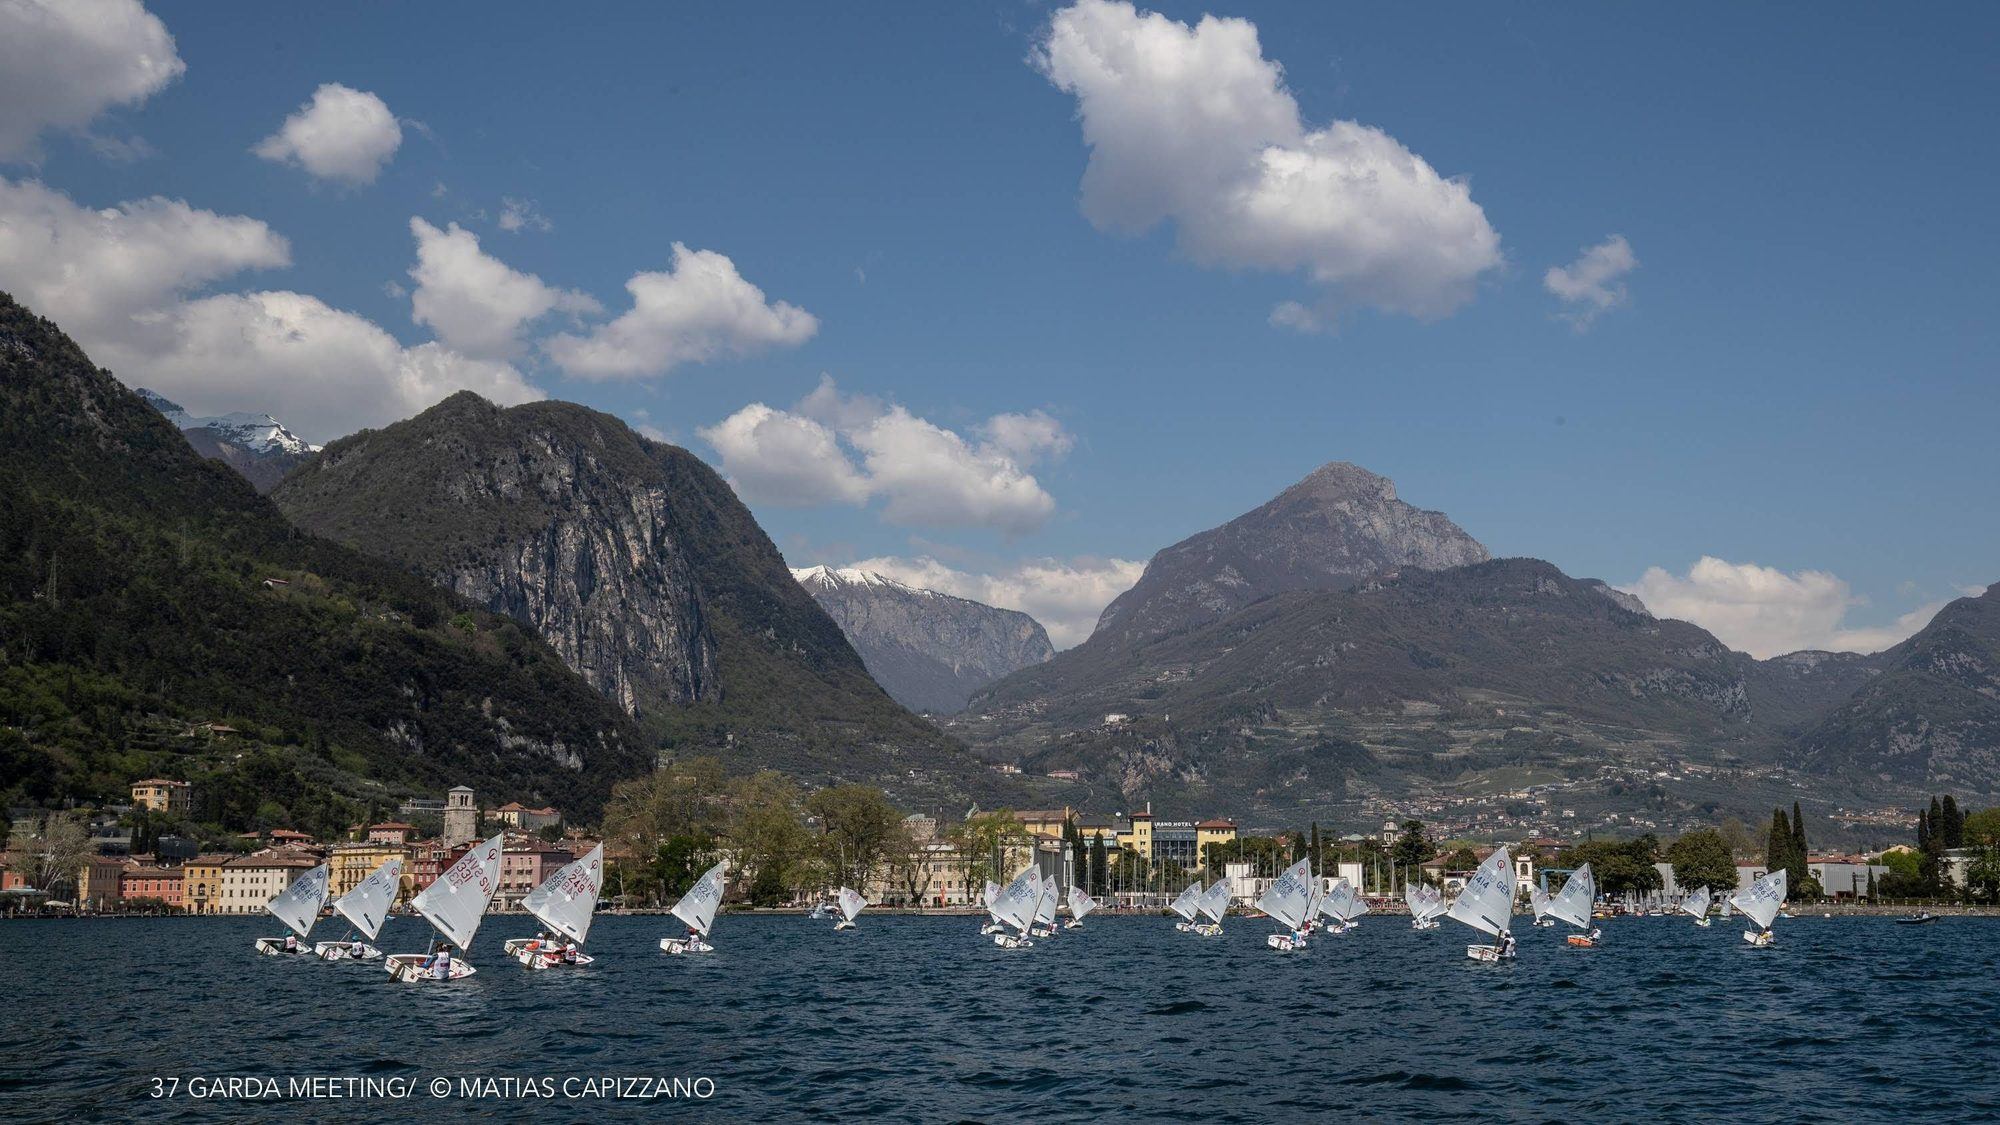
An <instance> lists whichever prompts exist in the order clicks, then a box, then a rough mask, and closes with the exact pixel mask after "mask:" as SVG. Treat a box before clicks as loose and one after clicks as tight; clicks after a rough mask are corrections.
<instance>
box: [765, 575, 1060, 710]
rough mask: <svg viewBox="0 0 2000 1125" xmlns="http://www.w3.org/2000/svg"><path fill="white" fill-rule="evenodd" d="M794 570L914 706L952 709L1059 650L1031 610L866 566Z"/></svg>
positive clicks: (881, 676)
mask: <svg viewBox="0 0 2000 1125" xmlns="http://www.w3.org/2000/svg"><path fill="white" fill-rule="evenodd" d="M792 576H793V577H794V578H797V579H798V580H799V585H801V586H804V587H805V588H806V592H807V593H810V594H811V595H812V596H813V598H814V600H816V601H818V602H819V604H820V608H822V609H824V610H826V612H827V614H828V615H829V616H831V617H832V618H833V620H834V622H835V624H838V625H839V626H840V630H841V632H843V633H846V634H847V639H848V641H849V643H851V644H853V645H854V649H855V651H856V652H858V653H860V654H861V660H862V662H863V663H864V664H866V665H867V666H868V672H869V674H870V675H872V676H874V677H875V682H876V683H878V684H881V685H882V688H883V690H885V691H887V692H888V693H889V696H890V698H892V699H894V700H895V701H896V702H898V703H901V704H902V705H903V706H905V707H908V708H910V709H911V710H912V711H929V712H931V713H933V714H939V715H949V714H952V713H953V712H956V711H959V710H962V709H963V708H964V707H965V703H966V700H967V699H969V698H971V696H972V693H973V692H974V691H977V690H978V689H980V688H982V687H985V686H986V685H987V684H990V683H992V682H993V681H994V680H997V679H999V678H1000V677H1002V676H1004V675H1006V674H1007V673H1009V672H1012V671H1014V670H1016V669H1018V668H1026V667H1028V666H1029V665H1031V664H1040V663H1041V662H1042V661H1044V660H1047V659H1048V658H1049V657H1051V656H1054V655H1055V648H1054V647H1053V646H1051V645H1050V644H1049V634H1048V632H1047V631H1046V630H1044V629H1043V628H1042V626H1041V624H1040V623H1039V622H1037V621H1036V620H1035V619H1034V618H1032V617H1029V616H1028V615H1027V614H1025V613H1020V612H1017V611H1015V610H1011V609H995V608H994V607H992V606H990V605H981V604H980V603H978V602H974V601H967V600H966V599H964V598H955V597H952V596H951V595H949V594H942V593H939V592H938V591H936V590H921V589H918V588H917V587H915V586H905V585H904V584H902V583H901V582H897V581H896V580H894V579H892V578H887V577H885V576H883V575H880V574H876V573H874V572H872V571H866V570H853V569H847V568H842V569H835V568H833V567H826V566H815V567H812V568H810V569H807V570H794V571H792Z"/></svg>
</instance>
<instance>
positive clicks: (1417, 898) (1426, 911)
mask: <svg viewBox="0 0 2000 1125" xmlns="http://www.w3.org/2000/svg"><path fill="white" fill-rule="evenodd" d="M1403 901H1404V902H1407V903H1409V904H1410V917H1412V918H1415V919H1416V920H1417V921H1419V922H1423V921H1428V920H1430V919H1432V918H1435V917H1437V916H1438V915H1440V914H1443V913H1444V894H1443V892H1441V891H1439V890H1438V889H1437V888H1436V887H1433V886H1431V885H1430V884H1429V883H1405V884H1403Z"/></svg>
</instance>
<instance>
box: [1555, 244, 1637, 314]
mask: <svg viewBox="0 0 2000 1125" xmlns="http://www.w3.org/2000/svg"><path fill="white" fill-rule="evenodd" d="M1638 268H1639V259H1638V258H1637V257H1636V256H1635V255H1634V254H1633V253H1632V246H1631V244H1630V243H1628V242H1626V241H1625V236H1624V235H1622V234H1614V235H1612V236H1611V237H1610V238H1607V239H1605V240H1604V241H1603V242H1600V243H1598V244H1597V245H1595V246H1592V247H1588V248H1587V249H1585V250H1584V252H1583V253H1582V254H1581V255H1580V256H1578V258H1577V259H1576V261H1574V262H1571V263H1570V264H1569V265H1566V266H1550V267H1549V272H1547V273H1545V274H1543V275H1542V288H1544V289H1547V290H1548V291H1549V292H1551V293H1553V294H1555V295H1556V297H1558V298H1559V299H1560V300H1561V301H1562V302H1563V304H1564V306H1566V307H1565V310H1564V312H1563V313H1562V316H1563V318H1564V319H1565V320H1568V321H1569V322H1570V323H1571V324H1572V325H1574V326H1575V327H1576V330H1577V331H1579V332H1581V331H1583V330H1584V329H1586V328H1588V327H1590V322H1591V321H1593V320H1596V319H1597V317H1598V315H1599V314H1601V313H1603V312H1606V311H1607V310H1610V309H1615V308H1617V307H1618V306H1619V305H1622V304H1624V303H1625V302H1626V300H1627V299H1629V297H1630V294H1629V293H1627V292H1626V289H1625V275H1626V274H1628V273H1631V272H1632V271H1633V270H1635V269H1638Z"/></svg>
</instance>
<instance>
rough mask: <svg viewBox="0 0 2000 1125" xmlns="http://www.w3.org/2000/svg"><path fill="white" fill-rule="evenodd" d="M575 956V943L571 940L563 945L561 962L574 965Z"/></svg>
mask: <svg viewBox="0 0 2000 1125" xmlns="http://www.w3.org/2000/svg"><path fill="white" fill-rule="evenodd" d="M576 958H577V948H576V943H575V942H573V941H572V942H569V943H568V944H566V945H564V946H563V951H562V959H563V964H565V965H574V964H576Z"/></svg>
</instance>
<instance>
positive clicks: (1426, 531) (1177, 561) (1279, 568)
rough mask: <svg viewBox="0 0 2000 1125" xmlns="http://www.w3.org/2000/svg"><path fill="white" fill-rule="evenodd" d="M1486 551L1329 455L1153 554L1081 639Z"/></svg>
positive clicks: (1478, 556) (1168, 624)
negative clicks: (1221, 520)
mask: <svg viewBox="0 0 2000 1125" xmlns="http://www.w3.org/2000/svg"><path fill="white" fill-rule="evenodd" d="M1490 557H1491V556H1490V555H1488V554H1487V551H1486V548H1485V547H1482V546H1480V544H1479V542H1478V541H1477V540H1475V539H1473V538H1472V537H1471V536H1469V535H1467V534H1466V533H1465V532H1464V531H1462V530H1460V528H1459V526H1458V525H1457V524H1455V523H1453V522H1451V520H1449V519H1447V518H1445V516H1444V515H1442V514H1441V513H1438V512H1427V511H1424V510H1422V509H1420V508H1414V507H1411V506H1410V505H1409V504H1406V503H1404V502H1403V501H1402V500H1399V499H1397V497H1396V486H1395V485H1394V484H1393V483H1391V482H1390V481H1389V480H1388V478H1386V477H1380V476H1377V475H1375V474H1374V473H1371V472H1369V471H1368V470H1366V469H1363V468H1361V467H1360V466H1358V465H1351V464H1348V463H1347V462H1345V461H1335V462H1332V463H1330V464H1327V465H1323V466H1321V467H1320V468H1318V469H1316V470H1314V471H1313V473H1312V475H1310V476H1308V477H1306V478H1305V479H1304V480H1302V481H1300V482H1299V483H1297V484H1295V485H1293V486H1291V487H1290V488H1287V489H1286V490H1285V491H1283V492H1281V493H1279V494H1278V495H1277V496H1276V497H1275V498H1274V499H1272V500H1271V501H1270V502H1269V503H1267V504H1264V505H1263V506H1261V507H1259V508H1257V509H1256V510H1255V511H1251V512H1247V513H1245V514H1244V515H1241V516H1238V517H1236V518H1235V519H1233V520H1230V521H1229V522H1228V523H1226V524H1223V525H1222V526H1221V527H1217V528H1212V529H1210V530H1208V531H1204V532H1202V533H1200V534H1199V535H1193V536H1189V537H1188V538H1186V539H1183V540H1181V541H1180V542H1179V543H1176V544H1174V545H1173V546H1171V547H1168V548H1166V549H1165V550H1163V551H1161V552H1159V553H1158V554H1156V555H1154V556H1153V557H1152V559H1151V561H1149V562H1148V563H1147V564H1146V571H1145V573H1144V574H1143V575H1142V576H1141V577H1140V578H1139V581H1138V584H1136V585H1134V586H1133V587H1132V588H1131V589H1130V590H1127V591H1126V592H1125V593H1123V594H1120V595H1119V596H1118V598H1117V599H1116V600H1114V601H1113V602H1112V603H1111V604H1110V605H1109V606H1107V607H1105V610H1104V613H1103V615H1102V616H1101V617H1099V618H1098V621H1097V629H1096V631H1094V632H1093V633H1092V634H1091V637H1090V643H1100V642H1108V643H1114V644H1125V643H1133V642H1139V641H1144V640H1145V639H1147V638H1151V637H1158V636H1162V635H1165V634H1167V633H1172V632H1176V631H1178V630H1181V629H1187V628H1191V627H1194V626H1198V625H1203V624H1207V623H1208V622H1211V621H1216V620H1219V619H1220V618H1223V617H1226V616H1228V615H1229V614H1231V613H1233V612H1235V611H1236V610H1239V609H1241V608H1243V607H1244V606H1246V605H1249V604H1250V603H1252V602H1255V601H1259V600H1261V599H1263V598H1268V597H1270V596H1272V595H1273V594H1282V593H1286V592H1288V591H1292V590H1323V589H1332V588H1337V587H1340V586H1346V585H1351V584H1352V583H1354V582H1356V581H1358V580H1360V579H1363V578H1366V577H1368V576H1369V575H1371V574H1377V573H1380V572H1382V571H1385V570H1393V569H1397V568H1400V567H1423V568H1425V569H1427V570H1444V569H1447V568H1449V567H1454V566H1465V565H1466V564H1468V563H1478V562H1485V561H1486V560H1487V559H1488V558H1490Z"/></svg>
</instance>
